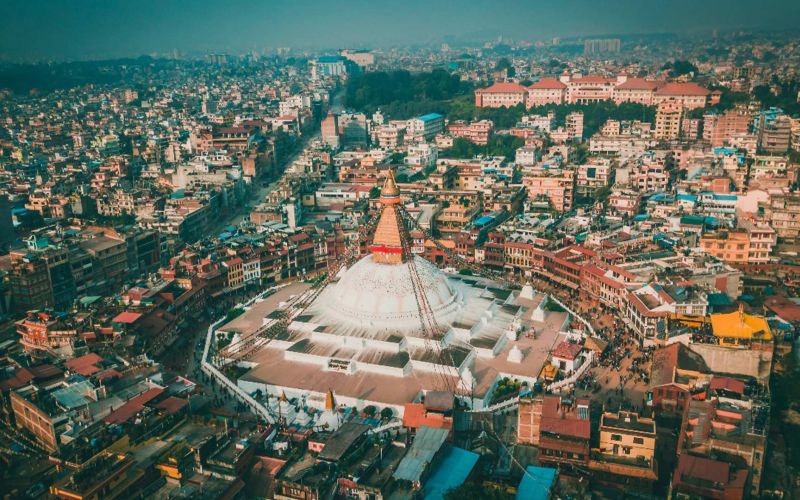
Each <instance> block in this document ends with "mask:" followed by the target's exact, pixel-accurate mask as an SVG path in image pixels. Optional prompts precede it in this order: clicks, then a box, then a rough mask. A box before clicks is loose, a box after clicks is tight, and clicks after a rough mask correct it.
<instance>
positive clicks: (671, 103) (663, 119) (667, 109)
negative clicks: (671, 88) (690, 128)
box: [655, 100, 683, 141]
mask: <svg viewBox="0 0 800 500" xmlns="http://www.w3.org/2000/svg"><path fill="white" fill-rule="evenodd" d="M682 120H683V105H682V104H681V103H680V102H679V101H675V100H666V101H661V102H660V103H658V106H657V108H656V132H655V137H656V139H662V140H668V141H672V140H676V139H678V138H679V137H680V135H681V122H682Z"/></svg>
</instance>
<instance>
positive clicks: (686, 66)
mask: <svg viewBox="0 0 800 500" xmlns="http://www.w3.org/2000/svg"><path fill="white" fill-rule="evenodd" d="M661 69H663V70H668V71H669V76H671V77H673V78H675V77H678V76H682V75H688V74H690V73H694V74H697V66H695V65H694V64H692V63H690V62H689V61H682V60H675V61H672V62H668V63H666V64H665V65H664V66H663V67H662V68H661Z"/></svg>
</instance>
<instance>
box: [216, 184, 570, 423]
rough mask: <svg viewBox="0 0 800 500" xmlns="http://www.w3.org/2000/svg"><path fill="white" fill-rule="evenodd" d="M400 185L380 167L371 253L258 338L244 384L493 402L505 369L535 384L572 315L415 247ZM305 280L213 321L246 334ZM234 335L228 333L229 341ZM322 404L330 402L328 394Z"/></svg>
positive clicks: (343, 396)
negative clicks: (267, 337) (445, 394)
mask: <svg viewBox="0 0 800 500" xmlns="http://www.w3.org/2000/svg"><path fill="white" fill-rule="evenodd" d="M400 201H401V200H400V192H399V190H398V188H397V185H396V184H395V180H394V177H393V176H392V175H391V174H390V175H389V176H388V178H387V180H386V182H385V184H384V186H383V188H382V190H381V195H380V203H381V214H380V218H379V220H378V223H377V226H376V228H375V233H374V237H373V241H372V242H371V245H370V246H369V247H368V248H369V254H368V255H367V256H365V257H363V258H361V259H360V260H359V261H357V262H356V263H355V264H354V265H353V266H352V267H350V268H349V269H342V270H341V271H340V272H339V273H338V275H337V276H336V277H334V279H333V280H332V281H331V282H330V283H328V284H327V285H326V286H325V288H324V289H323V290H322V291H321V292H320V293H319V294H318V295H317V296H316V297H315V298H314V300H313V301H312V302H311V303H310V304H307V305H305V306H304V308H303V310H302V311H287V312H288V313H289V314H290V315H292V316H293V319H292V321H291V323H290V324H289V326H288V328H287V329H286V331H285V332H282V333H281V334H280V335H278V337H277V338H275V339H273V340H271V341H270V342H268V343H265V344H264V345H263V346H261V347H259V350H258V352H256V353H255V355H254V356H252V357H251V358H250V359H249V360H248V361H247V362H246V363H240V366H246V367H248V368H249V370H248V371H247V373H245V374H244V375H243V376H241V377H239V379H238V381H237V383H238V385H239V387H241V388H242V389H244V390H246V391H248V392H249V393H251V394H254V393H257V392H260V393H261V394H270V395H286V396H287V397H289V398H298V400H302V401H303V402H304V403H305V404H306V405H308V406H311V407H315V408H319V409H320V410H322V409H323V408H324V407H325V406H328V405H326V404H325V403H326V401H329V400H330V398H331V397H332V396H331V394H332V393H335V395H336V400H337V402H339V403H341V404H344V405H347V406H355V407H358V408H362V407H363V406H365V405H376V406H379V407H391V408H393V409H394V410H395V411H396V412H397V413H398V414H402V412H403V407H404V405H405V404H406V403H412V402H419V401H421V400H422V399H423V398H424V395H425V394H426V393H427V392H430V391H449V392H452V393H454V394H456V395H457V396H458V397H459V398H461V399H462V400H463V401H464V402H466V403H467V404H468V405H469V406H472V407H475V408H480V407H483V406H487V405H489V404H491V402H492V400H493V397H494V393H495V389H496V388H497V386H498V384H499V382H500V381H501V380H503V379H504V378H506V377H508V378H510V379H516V380H518V381H519V382H520V383H523V382H524V383H528V384H531V385H532V384H533V383H534V382H535V381H536V380H537V376H538V375H539V373H540V371H541V369H542V366H543V364H544V362H545V360H546V358H547V354H548V352H549V350H550V349H552V347H553V346H554V345H555V344H556V343H557V342H558V341H559V340H560V338H561V337H563V331H564V330H565V329H566V328H567V326H568V324H569V321H570V317H569V315H568V314H567V313H565V312H554V311H545V309H544V303H543V302H544V301H543V298H544V296H543V295H540V294H537V293H534V292H533V290H532V289H531V288H530V287H529V286H528V287H525V288H523V290H522V291H514V290H511V289H509V288H507V287H505V286H503V285H501V284H499V283H497V282H494V281H491V280H487V279H483V278H478V277H473V276H465V275H460V274H448V273H445V272H443V271H442V270H440V269H439V268H437V267H436V266H434V265H433V264H431V263H430V262H428V261H427V260H425V259H424V258H422V257H420V256H417V255H414V254H413V252H412V251H411V249H410V245H409V244H408V243H409V238H408V232H407V230H406V228H405V226H404V221H403V214H402V208H401V204H400ZM309 286H310V285H308V284H304V283H294V284H292V285H290V286H288V287H285V288H283V289H280V290H279V291H278V292H277V293H276V294H275V295H274V296H271V297H269V299H268V300H266V301H264V302H263V303H259V304H255V305H254V307H253V308H252V309H251V310H250V311H248V312H247V313H246V314H245V315H243V316H242V317H240V318H237V319H235V320H233V321H232V322H230V323H229V324H227V325H225V326H223V327H222V328H221V329H220V331H221V332H232V333H233V334H234V335H239V336H242V335H247V334H248V333H249V332H248V329H253V328H256V327H260V326H261V327H263V325H266V324H268V322H269V321H271V320H272V319H271V318H274V317H275V309H280V308H281V307H285V308H289V309H291V306H287V305H286V304H287V303H289V301H290V297H292V296H297V295H299V294H302V293H306V291H307V289H308V287H309ZM234 343H235V340H234ZM328 404H329V403H328Z"/></svg>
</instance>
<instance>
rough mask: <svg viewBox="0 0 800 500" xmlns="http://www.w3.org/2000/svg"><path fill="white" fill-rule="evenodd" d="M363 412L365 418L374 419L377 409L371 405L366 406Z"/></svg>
mask: <svg viewBox="0 0 800 500" xmlns="http://www.w3.org/2000/svg"><path fill="white" fill-rule="evenodd" d="M363 412H364V415H366V416H368V417H370V418H371V417H374V416H375V414H376V413H378V409H377V408H375V407H374V406H372V405H368V406H365V407H364V410H363Z"/></svg>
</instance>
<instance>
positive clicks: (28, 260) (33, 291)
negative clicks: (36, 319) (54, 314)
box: [8, 250, 54, 312]
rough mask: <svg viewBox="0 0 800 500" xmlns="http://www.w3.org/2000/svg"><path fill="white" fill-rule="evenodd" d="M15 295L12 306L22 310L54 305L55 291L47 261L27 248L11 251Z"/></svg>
mask: <svg viewBox="0 0 800 500" xmlns="http://www.w3.org/2000/svg"><path fill="white" fill-rule="evenodd" d="M8 279H9V284H10V286H11V291H12V295H13V302H12V304H13V305H12V307H13V308H15V309H16V310H18V311H20V312H24V311H30V310H33V309H45V308H47V307H53V305H54V301H53V291H52V288H51V287H50V272H49V270H48V268H47V261H46V260H45V259H43V258H42V257H41V256H39V255H36V254H35V253H32V252H29V251H27V250H15V251H13V252H11V270H10V271H9V273H8Z"/></svg>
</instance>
